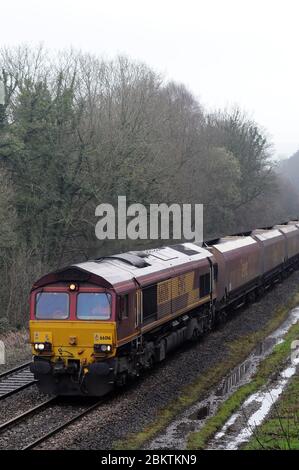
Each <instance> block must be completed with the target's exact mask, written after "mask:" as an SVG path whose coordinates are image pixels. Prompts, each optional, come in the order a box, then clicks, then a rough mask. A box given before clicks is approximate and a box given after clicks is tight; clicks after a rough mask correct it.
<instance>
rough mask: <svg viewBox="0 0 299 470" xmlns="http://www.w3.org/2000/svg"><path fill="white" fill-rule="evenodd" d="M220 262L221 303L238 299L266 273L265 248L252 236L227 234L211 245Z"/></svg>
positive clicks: (220, 304) (219, 302)
mask: <svg viewBox="0 0 299 470" xmlns="http://www.w3.org/2000/svg"><path fill="white" fill-rule="evenodd" d="M211 252H212V253H213V255H214V256H215V259H216V262H217V264H218V286H217V289H218V290H217V299H218V305H219V307H220V308H221V306H223V305H226V304H227V303H230V302H233V301H234V302H238V301H239V299H240V298H242V299H243V297H244V292H245V291H247V292H250V291H252V290H253V289H255V288H256V287H258V286H259V282H260V278H261V276H262V264H261V259H262V256H261V252H262V249H261V247H260V245H259V244H258V242H257V241H256V240H254V239H253V238H252V237H250V236H248V237H246V236H245V237H241V236H237V237H226V238H223V239H220V241H219V243H217V244H215V245H213V246H212V247H211Z"/></svg>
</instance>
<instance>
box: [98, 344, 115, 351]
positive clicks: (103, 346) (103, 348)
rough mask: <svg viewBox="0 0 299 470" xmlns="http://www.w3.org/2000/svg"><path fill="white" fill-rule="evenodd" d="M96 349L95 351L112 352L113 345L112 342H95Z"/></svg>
mask: <svg viewBox="0 0 299 470" xmlns="http://www.w3.org/2000/svg"><path fill="white" fill-rule="evenodd" d="M94 350H95V352H111V351H112V346H111V344H95V345H94Z"/></svg>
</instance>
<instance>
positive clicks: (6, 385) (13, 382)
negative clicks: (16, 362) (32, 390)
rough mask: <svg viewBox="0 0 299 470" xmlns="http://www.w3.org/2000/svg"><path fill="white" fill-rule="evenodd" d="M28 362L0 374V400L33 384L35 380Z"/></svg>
mask: <svg viewBox="0 0 299 470" xmlns="http://www.w3.org/2000/svg"><path fill="white" fill-rule="evenodd" d="M29 364H30V361H29V362H25V363H24V364H21V365H20V366H17V367H14V368H13V369H10V370H7V371H5V372H3V373H2V374H0V400H3V399H4V398H6V397H9V396H10V395H13V394H14V393H17V392H19V391H20V390H23V389H24V388H27V387H29V386H30V385H32V384H34V383H35V382H36V380H35V379H34V376H33V374H32V373H31V372H30V370H29Z"/></svg>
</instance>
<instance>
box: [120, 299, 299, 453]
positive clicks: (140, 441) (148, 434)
mask: <svg viewBox="0 0 299 470" xmlns="http://www.w3.org/2000/svg"><path fill="white" fill-rule="evenodd" d="M298 303H299V293H297V294H296V295H294V296H293V297H292V298H291V300H290V301H289V302H288V303H287V304H286V305H284V306H281V307H279V308H277V309H276V310H275V312H274V314H273V317H272V318H271V320H270V321H269V322H268V323H267V324H266V325H265V326H264V328H262V329H260V330H259V331H257V332H255V333H252V334H250V335H246V336H240V338H239V339H238V340H236V341H234V342H232V343H230V344H229V345H228V346H229V351H228V354H227V356H226V357H225V359H224V360H223V361H222V362H220V363H218V364H217V366H214V367H211V368H209V369H207V371H206V372H205V374H204V375H201V376H200V377H199V378H198V379H197V380H196V381H195V382H193V383H192V384H190V385H188V386H187V387H185V388H184V389H183V390H182V393H181V394H180V396H179V397H178V398H177V399H176V400H174V401H172V402H171V403H170V404H169V405H168V406H167V407H165V408H164V409H162V410H160V412H159V413H158V414H157V415H156V417H155V418H154V420H153V422H152V423H150V424H149V425H148V426H147V427H145V428H144V429H143V430H142V431H141V432H138V433H136V434H131V435H129V436H127V437H126V438H125V439H122V440H120V441H118V442H116V443H115V444H114V449H121V450H125V449H140V448H141V447H143V446H144V445H145V443H146V442H147V441H149V440H151V439H153V438H154V437H155V436H156V435H157V434H158V433H159V432H161V431H162V430H163V429H164V428H165V427H166V426H167V425H168V424H169V423H170V422H171V421H172V420H173V419H174V418H175V417H176V416H177V415H178V414H179V413H181V412H182V411H184V409H186V408H187V407H189V406H191V405H192V404H193V403H195V402H196V401H198V400H199V399H200V398H201V397H203V396H204V395H205V394H206V393H207V392H208V391H209V390H210V389H211V388H212V387H213V386H216V385H217V383H218V382H219V381H220V380H221V379H222V378H223V377H224V376H225V375H226V374H228V373H229V372H230V370H231V369H232V368H234V367H236V366H237V365H238V364H239V363H240V362H242V361H243V360H245V359H246V357H247V356H248V354H250V352H251V351H252V349H253V348H254V347H255V345H256V344H258V343H259V342H260V341H262V340H263V339H264V338H265V337H267V336H268V335H269V334H270V333H271V332H272V331H274V330H275V329H277V328H278V327H279V325H280V324H281V323H282V322H283V321H284V320H285V318H286V317H287V316H288V313H289V311H290V310H291V309H292V308H294V307H295V306H296V305H298ZM249 393H251V391H248V394H249ZM241 401H242V399H241V398H240V399H239V401H237V398H236V403H235V405H234V406H233V404H231V409H232V410H233V409H235V408H236V407H237V403H238V402H241ZM230 413H231V411H230ZM228 416H229V414H228ZM223 421H225V418H224V417H223ZM219 426H220V422H219V423H218V427H219ZM215 429H216V430H217V429H218V428H215ZM213 432H214V431H213ZM211 435H212V433H211ZM201 442H202V440H201V437H200V436H195V435H193V437H192V439H191V440H190V441H189V448H192V447H191V446H190V445H193V443H194V445H197V446H199V447H198V448H201V446H200V444H201ZM193 448H196V447H193Z"/></svg>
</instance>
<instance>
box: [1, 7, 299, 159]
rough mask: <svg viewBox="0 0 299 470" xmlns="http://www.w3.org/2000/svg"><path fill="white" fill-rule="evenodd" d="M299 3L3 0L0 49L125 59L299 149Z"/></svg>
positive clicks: (279, 147)
mask: <svg viewBox="0 0 299 470" xmlns="http://www.w3.org/2000/svg"><path fill="white" fill-rule="evenodd" d="M298 16H299V1H298V0H0V20H1V24H0V45H18V44H20V43H24V42H25V43H29V44H33V45H34V44H38V43H40V42H43V43H44V45H45V46H46V47H48V48H51V49H60V48H64V47H67V48H68V47H70V46H73V47H75V48H78V49H81V50H83V51H89V52H93V53H96V54H98V55H101V56H104V57H106V58H111V57H113V56H115V55H117V54H126V55H128V56H130V57H132V58H134V59H140V60H142V61H144V62H145V63H147V64H148V65H150V66H152V67H154V69H155V70H156V71H158V72H162V74H163V75H164V76H165V77H166V78H167V79H173V80H175V81H179V82H183V83H184V84H185V85H187V87H188V88H189V89H190V90H191V91H192V92H193V93H194V94H195V95H196V96H197V97H198V99H199V100H200V101H201V103H202V104H204V105H205V106H206V107H207V108H208V109H214V108H223V107H230V106H233V105H235V104H238V105H239V106H240V107H241V108H243V109H244V110H246V111H247V112H248V113H249V115H250V116H251V117H252V118H254V119H255V120H256V121H257V122H258V123H259V124H260V125H261V126H263V127H264V128H265V129H266V130H267V132H268V134H269V136H270V137H271V139H272V142H273V143H274V146H275V156H276V157H287V156H290V155H291V154H292V153H294V152H295V151H296V150H297V149H299V132H298V131H299V129H298V120H299V113H298V109H299V57H298V55H299V47H298V46H299V34H298Z"/></svg>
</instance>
